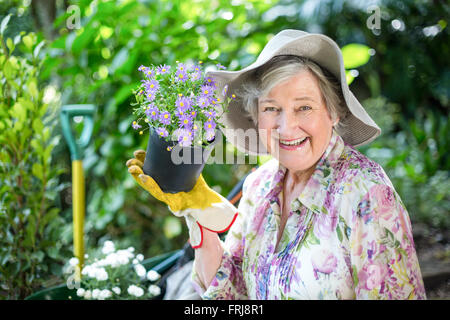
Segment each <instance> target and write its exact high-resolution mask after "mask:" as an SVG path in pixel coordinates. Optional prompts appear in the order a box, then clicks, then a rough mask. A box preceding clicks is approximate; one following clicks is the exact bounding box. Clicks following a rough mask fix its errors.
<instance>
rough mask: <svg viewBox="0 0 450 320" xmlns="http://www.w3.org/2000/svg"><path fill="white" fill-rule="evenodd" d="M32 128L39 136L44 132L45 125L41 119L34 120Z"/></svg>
mask: <svg viewBox="0 0 450 320" xmlns="http://www.w3.org/2000/svg"><path fill="white" fill-rule="evenodd" d="M31 126H32V128H33V130H34V131H35V132H36V133H37V134H39V135H40V134H42V131H43V130H44V124H43V123H42V121H41V119H39V118H36V119H34V120H33V123H32V125H31Z"/></svg>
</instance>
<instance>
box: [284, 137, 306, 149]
mask: <svg viewBox="0 0 450 320" xmlns="http://www.w3.org/2000/svg"><path fill="white" fill-rule="evenodd" d="M308 140H309V137H305V138H301V139H295V140H279V141H278V144H279V146H280V148H281V149H285V150H297V149H300V148H302V147H304V146H305V145H306V143H307V142H308Z"/></svg>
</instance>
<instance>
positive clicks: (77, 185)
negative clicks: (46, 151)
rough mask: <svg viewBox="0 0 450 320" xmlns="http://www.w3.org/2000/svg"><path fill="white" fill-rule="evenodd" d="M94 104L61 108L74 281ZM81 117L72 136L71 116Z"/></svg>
mask: <svg viewBox="0 0 450 320" xmlns="http://www.w3.org/2000/svg"><path fill="white" fill-rule="evenodd" d="M94 111H95V106H94V105H91V104H73V105H64V106H63V107H62V108H61V114H60V118H61V127H62V132H63V135H64V138H65V139H66V142H67V145H68V146H69V150H70V156H71V159H72V210H73V253H74V256H75V257H77V258H78V261H79V265H78V268H76V274H75V277H76V281H79V280H80V279H81V269H82V267H83V263H84V240H83V235H84V215H85V192H84V189H85V188H84V174H83V161H82V159H83V150H84V148H86V147H87V145H88V144H89V141H90V140H91V136H92V130H93V128H94V120H93V115H94ZM74 117H83V123H84V126H83V130H82V132H81V136H80V138H79V139H77V140H76V139H75V138H74V134H73V132H72V129H71V123H72V121H71V120H72V118H74Z"/></svg>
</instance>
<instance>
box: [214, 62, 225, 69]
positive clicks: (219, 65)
mask: <svg viewBox="0 0 450 320" xmlns="http://www.w3.org/2000/svg"><path fill="white" fill-rule="evenodd" d="M216 67H217V68H218V69H219V70H224V69H226V67H224V66H223V65H221V64H220V63H218V64H216Z"/></svg>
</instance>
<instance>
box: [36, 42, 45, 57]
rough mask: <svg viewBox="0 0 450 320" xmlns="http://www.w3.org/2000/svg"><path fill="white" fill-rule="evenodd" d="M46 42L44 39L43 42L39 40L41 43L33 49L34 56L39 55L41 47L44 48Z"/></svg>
mask: <svg viewBox="0 0 450 320" xmlns="http://www.w3.org/2000/svg"><path fill="white" fill-rule="evenodd" d="M44 44H45V41H44V40H42V41H41V42H39V44H38V45H37V46H36V48H34V50H33V56H34V57H35V58H37V57H38V55H39V52H40V51H41V49H42V47H43V46H44Z"/></svg>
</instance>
